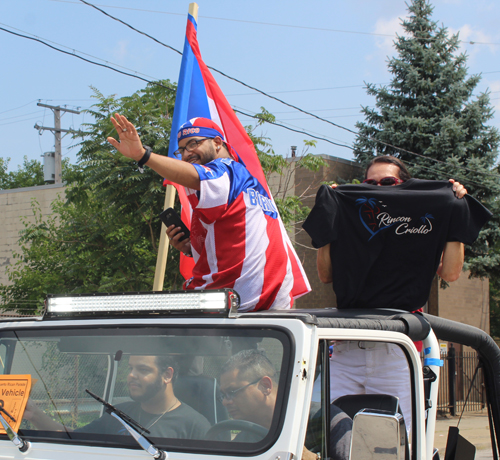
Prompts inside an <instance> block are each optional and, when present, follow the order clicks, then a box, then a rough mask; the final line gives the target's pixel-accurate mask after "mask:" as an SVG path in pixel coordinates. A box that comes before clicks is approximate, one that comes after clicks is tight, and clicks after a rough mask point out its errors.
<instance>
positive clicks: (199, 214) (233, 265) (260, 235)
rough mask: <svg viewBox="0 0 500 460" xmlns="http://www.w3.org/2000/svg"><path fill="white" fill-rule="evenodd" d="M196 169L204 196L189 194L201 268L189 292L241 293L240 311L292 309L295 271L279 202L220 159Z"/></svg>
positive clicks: (236, 167) (242, 171) (195, 251)
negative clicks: (204, 290) (224, 291)
mask: <svg viewBox="0 0 500 460" xmlns="http://www.w3.org/2000/svg"><path fill="white" fill-rule="evenodd" d="M193 166H195V167H196V169H197V171H198V174H199V176H200V191H197V190H193V189H189V188H187V187H186V193H187V196H188V199H189V202H190V204H191V207H192V220H191V251H192V255H193V258H194V261H195V264H196V265H195V267H194V269H193V277H192V278H191V279H189V280H187V281H186V282H185V283H184V289H222V288H232V289H235V290H236V292H238V294H239V295H240V297H241V306H240V308H239V309H238V311H257V310H272V309H287V308H291V303H292V297H291V290H292V286H293V277H292V267H291V264H290V261H289V258H288V256H287V251H286V242H285V241H284V239H283V237H282V235H284V234H285V232H284V231H283V233H282V232H281V231H280V226H281V225H282V224H281V220H280V219H278V212H277V209H276V206H275V204H274V202H273V201H272V200H271V199H269V196H268V194H267V193H266V191H265V190H264V189H263V187H262V186H261V185H260V184H259V182H258V181H257V180H256V179H255V178H254V177H253V176H252V175H251V174H250V173H249V172H248V170H247V169H246V167H245V166H243V164H241V163H238V162H236V161H234V160H232V159H229V158H217V159H215V160H213V161H211V162H209V163H207V164H205V165H198V164H194V165H193Z"/></svg>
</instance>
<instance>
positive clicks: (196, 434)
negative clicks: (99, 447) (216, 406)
mask: <svg viewBox="0 0 500 460" xmlns="http://www.w3.org/2000/svg"><path fill="white" fill-rule="evenodd" d="M116 408H117V409H120V410H121V411H123V412H125V413H126V414H127V415H128V416H129V417H131V418H132V419H134V420H135V421H136V422H138V423H139V424H140V425H142V426H143V427H145V428H147V429H148V430H149V431H150V434H146V433H145V435H146V436H147V437H155V438H175V439H205V434H206V432H207V431H208V429H209V428H210V423H209V422H208V420H207V419H206V418H205V417H203V415H201V414H200V413H199V412H196V411H195V410H194V409H193V408H192V407H191V406H188V405H187V404H184V403H182V404H181V405H180V406H179V407H177V408H176V409H174V410H171V411H170V412H166V413H165V414H164V415H163V416H161V417H160V418H159V419H158V417H159V416H160V414H150V413H149V412H145V411H144V410H142V409H141V405H140V404H139V403H137V402H133V401H131V402H126V403H123V404H118V405H117V406H116ZM156 420H158V421H156ZM155 421H156V422H155ZM75 431H77V432H79V433H98V434H122V435H128V431H127V430H126V429H125V427H124V426H123V425H122V424H121V423H120V422H119V421H118V420H116V419H115V418H114V417H112V416H111V415H109V414H107V413H105V414H104V415H103V416H102V417H101V418H99V419H97V420H94V421H93V422H91V423H89V424H88V425H86V426H84V427H82V428H78V429H77V430H75Z"/></svg>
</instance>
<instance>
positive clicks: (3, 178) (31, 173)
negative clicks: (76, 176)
mask: <svg viewBox="0 0 500 460" xmlns="http://www.w3.org/2000/svg"><path fill="white" fill-rule="evenodd" d="M10 160H11V159H10V158H0V190H11V189H14V188H23V187H33V186H36V185H44V184H45V181H44V178H43V165H42V163H40V162H39V161H38V160H28V157H27V156H24V158H23V164H22V165H19V166H18V167H17V171H10V172H7V169H8V167H9V163H10ZM72 173H73V166H72V165H70V163H69V160H68V158H63V161H62V178H63V182H66V181H67V180H68V177H69V176H70V175H71V174H72Z"/></svg>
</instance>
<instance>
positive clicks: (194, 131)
mask: <svg viewBox="0 0 500 460" xmlns="http://www.w3.org/2000/svg"><path fill="white" fill-rule="evenodd" d="M194 136H201V137H207V138H211V139H213V138H214V137H217V136H219V137H220V138H221V139H222V140H223V141H224V144H226V147H227V150H228V152H229V154H230V155H231V156H232V157H233V158H234V159H235V160H236V161H240V158H239V156H238V154H237V153H236V150H234V149H233V147H231V145H229V144H228V143H227V142H226V140H225V139H224V133H223V131H222V129H221V128H220V127H219V125H218V124H217V123H215V122H213V121H212V120H210V119H208V118H202V117H198V118H191V120H189V121H186V123H184V124H183V125H182V126H181V127H180V128H179V131H177V142H179V141H181V140H182V139H186V138H187V137H194Z"/></svg>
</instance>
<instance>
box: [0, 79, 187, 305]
mask: <svg viewBox="0 0 500 460" xmlns="http://www.w3.org/2000/svg"><path fill="white" fill-rule="evenodd" d="M175 90H176V87H175V85H174V84H171V83H170V82H169V81H162V82H160V84H150V85H148V86H147V87H146V88H145V89H143V90H140V91H138V92H137V93H135V94H133V95H132V96H130V97H124V98H120V99H117V98H116V97H115V96H109V97H105V96H104V95H102V94H101V93H100V92H99V91H97V90H96V89H94V90H93V91H94V97H95V98H96V99H97V102H96V104H95V105H94V106H93V107H92V109H91V110H89V113H90V114H91V115H92V116H93V117H94V120H95V121H94V123H90V124H86V125H84V126H82V130H81V133H79V134H76V135H75V137H79V138H80V139H81V141H80V143H79V147H80V151H79V153H78V164H77V167H75V168H74V169H73V170H72V174H71V175H70V177H69V178H68V181H67V188H66V196H65V197H61V198H60V199H59V200H56V201H55V202H54V203H53V204H52V209H53V215H52V217H49V218H48V219H42V217H41V214H40V211H39V210H38V209H37V206H36V203H35V205H34V214H35V222H34V223H33V224H31V223H28V222H25V230H24V231H23V232H22V233H21V238H20V245H21V250H20V252H19V253H18V254H15V258H16V259H17V262H16V263H15V264H14V265H13V266H11V267H8V268H7V271H8V276H9V280H10V281H11V283H12V284H10V285H8V286H2V287H1V288H0V293H1V295H2V296H3V300H4V303H5V304H9V305H14V306H17V307H18V308H19V306H23V305H26V306H27V307H30V306H35V305H40V304H41V303H42V302H43V299H44V298H45V296H46V294H47V293H52V294H60V293H68V294H70V293H82V292H117V291H144V290H151V287H152V285H153V279H154V272H155V265H156V255H157V252H158V243H159V236H160V225H161V223H160V221H159V219H158V214H159V212H160V210H161V209H162V208H163V201H164V197H165V189H164V188H163V186H162V182H161V178H159V176H158V175H157V174H156V173H155V172H154V171H152V170H151V169H149V168H145V169H144V173H143V174H141V173H140V172H139V171H138V169H137V165H136V163H135V162H133V161H131V160H129V159H127V158H125V157H123V156H122V155H120V154H119V153H118V152H116V151H115V149H114V148H113V147H112V146H111V145H110V144H109V143H108V142H107V141H106V138H107V137H108V136H110V135H116V132H115V131H114V128H113V126H112V124H111V122H110V116H111V115H112V114H113V113H114V112H116V111H119V112H120V113H122V114H124V115H125V116H127V118H128V119H129V120H131V121H132V122H133V123H134V124H135V125H136V126H137V129H138V132H139V135H140V136H141V138H142V140H143V142H144V143H145V144H146V145H150V146H151V147H152V148H153V149H154V151H155V152H156V153H159V154H165V155H166V154H167V149H168V133H169V132H170V127H171V120H170V118H169V116H168V115H169V113H172V110H173V104H174V100H175ZM182 281H183V280H181V276H180V275H179V274H178V257H176V256H175V254H174V253H173V251H170V260H169V261H168V264H167V274H166V282H165V286H166V288H174V289H175V288H177V289H179V288H180V286H181V282H182Z"/></svg>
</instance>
